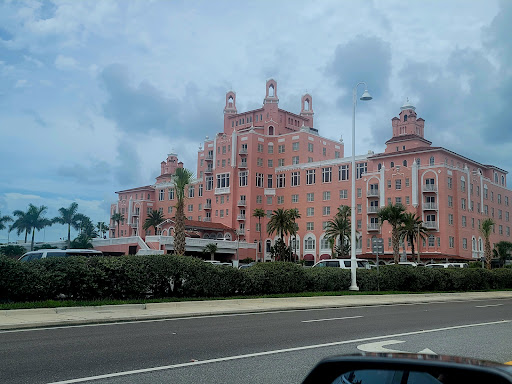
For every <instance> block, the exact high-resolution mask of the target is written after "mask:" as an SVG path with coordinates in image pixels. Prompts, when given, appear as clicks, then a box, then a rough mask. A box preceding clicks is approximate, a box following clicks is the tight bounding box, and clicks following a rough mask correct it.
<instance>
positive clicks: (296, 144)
mask: <svg viewBox="0 0 512 384" xmlns="http://www.w3.org/2000/svg"><path fill="white" fill-rule="evenodd" d="M298 150H299V142H296V143H292V151H298Z"/></svg>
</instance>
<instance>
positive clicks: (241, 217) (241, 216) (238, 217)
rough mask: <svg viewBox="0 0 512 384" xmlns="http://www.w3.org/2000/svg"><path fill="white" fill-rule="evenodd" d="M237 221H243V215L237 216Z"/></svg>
mask: <svg viewBox="0 0 512 384" xmlns="http://www.w3.org/2000/svg"><path fill="white" fill-rule="evenodd" d="M236 218H237V220H245V215H238V216H237V217H236Z"/></svg>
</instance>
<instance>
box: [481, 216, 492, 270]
mask: <svg viewBox="0 0 512 384" xmlns="http://www.w3.org/2000/svg"><path fill="white" fill-rule="evenodd" d="M493 225H494V220H493V219H491V218H490V217H489V218H487V219H485V220H484V221H482V226H481V227H480V233H481V234H482V236H483V237H484V255H485V267H486V268H487V269H491V261H492V252H491V242H490V241H489V237H490V236H491V232H492V227H493Z"/></svg>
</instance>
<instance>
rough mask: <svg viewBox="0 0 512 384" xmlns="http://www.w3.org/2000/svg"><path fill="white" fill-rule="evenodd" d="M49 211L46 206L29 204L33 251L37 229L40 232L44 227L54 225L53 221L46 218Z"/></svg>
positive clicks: (31, 246)
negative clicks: (45, 215)
mask: <svg viewBox="0 0 512 384" xmlns="http://www.w3.org/2000/svg"><path fill="white" fill-rule="evenodd" d="M47 210H48V207H46V206H44V205H41V206H40V207H36V206H35V205H33V204H29V206H28V212H27V213H28V215H27V216H28V223H29V225H30V229H31V230H32V241H31V242H30V250H31V251H33V250H34V236H35V233H36V229H37V230H38V231H40V230H41V229H43V228H44V227H48V226H50V225H52V221H51V220H49V219H47V218H45V217H44V214H45V213H46V211H47Z"/></svg>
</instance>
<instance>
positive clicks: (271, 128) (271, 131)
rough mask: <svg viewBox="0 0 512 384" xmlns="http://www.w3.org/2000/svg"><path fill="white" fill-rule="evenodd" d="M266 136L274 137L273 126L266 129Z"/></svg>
mask: <svg viewBox="0 0 512 384" xmlns="http://www.w3.org/2000/svg"><path fill="white" fill-rule="evenodd" d="M268 134H269V135H270V136H273V135H274V127H273V126H270V127H268Z"/></svg>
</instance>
